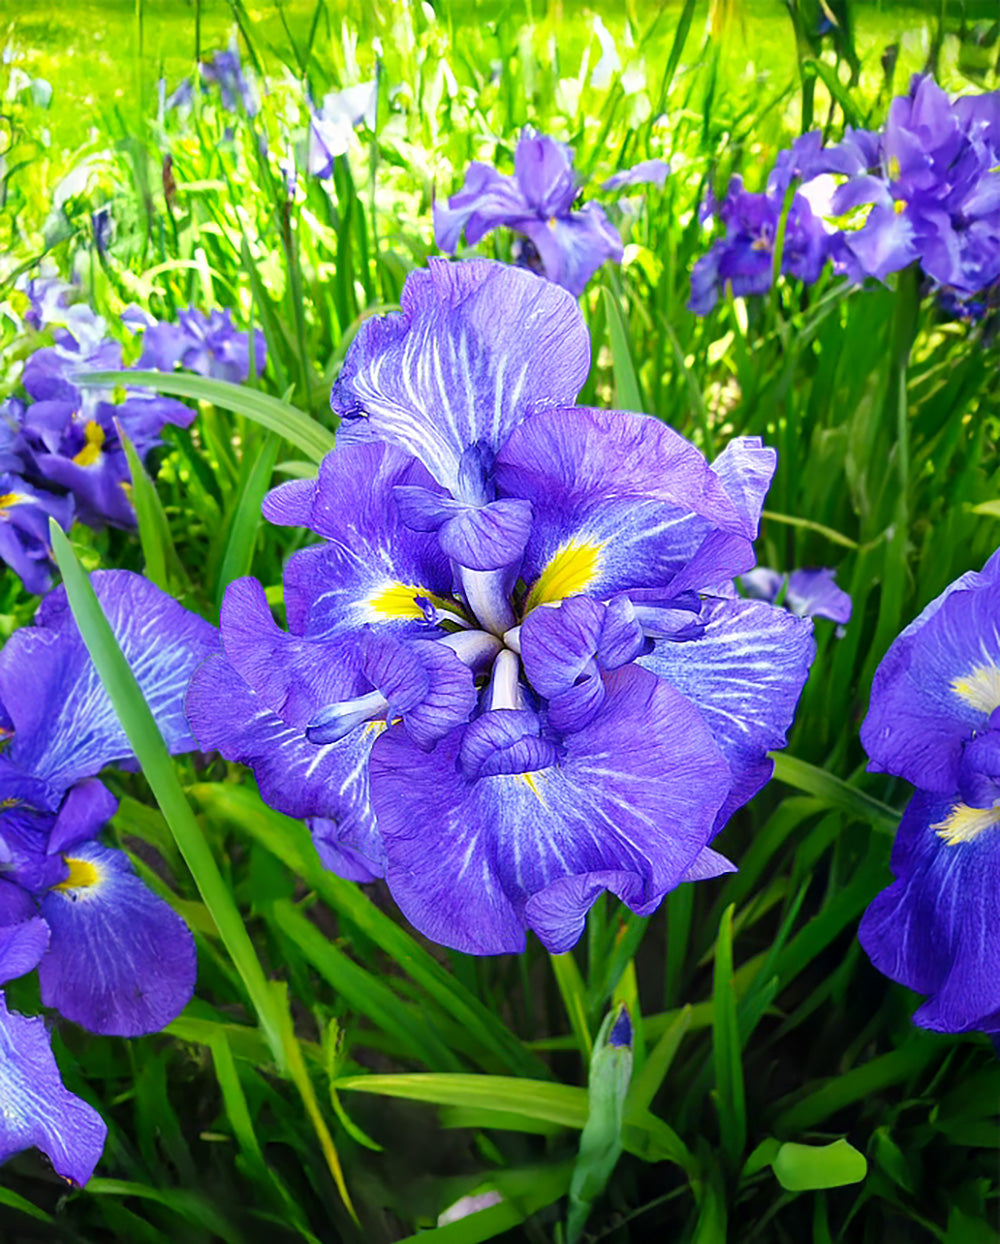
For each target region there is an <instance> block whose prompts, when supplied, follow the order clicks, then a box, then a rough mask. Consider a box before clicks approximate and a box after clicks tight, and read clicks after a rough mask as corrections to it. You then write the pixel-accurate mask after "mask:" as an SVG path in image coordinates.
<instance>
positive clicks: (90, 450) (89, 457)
mask: <svg viewBox="0 0 1000 1244" xmlns="http://www.w3.org/2000/svg"><path fill="white" fill-rule="evenodd" d="M83 439H84V441H85V444H84V446H83V448H82V449H81V450H80V452H79V453H78V454H74V455H73V461H74V462H75V463H76V465H77V466H82V467H89V466H93V465H94V463H95V462H97V461H98V460H99V459H100V457H101V448H102V446H103V445H104V429H103V428H102V427H101V425H100V424H99V423H95V422H94V420H93V419H90V420H88V422H87V426H86V427H85V428H84V429H83Z"/></svg>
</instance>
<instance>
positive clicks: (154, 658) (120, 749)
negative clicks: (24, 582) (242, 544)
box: [0, 570, 218, 789]
mask: <svg viewBox="0 0 1000 1244" xmlns="http://www.w3.org/2000/svg"><path fill="white" fill-rule="evenodd" d="M91 583H92V584H93V587H94V590H95V592H96V593H97V596H98V599H99V600H100V602H101V606H102V608H103V609H104V612H105V614H106V615H107V617H108V621H109V622H110V624H111V628H112V630H113V631H114V633H115V637H116V638H117V640H118V642H119V644H120V645H121V647H122V651H123V652H124V654H125V657H126V659H127V660H128V662H129V665H131V667H132V671H133V673H134V674H135V676H136V678H137V679H138V682H139V686H140V687H141V688H142V692H143V694H144V696H145V697H146V701H147V703H148V704H149V706H150V708H151V710H152V712H153V715H154V717H155V718H156V722H157V725H158V726H159V728H160V731H161V733H162V734H163V737H164V739H165V741H166V743H167V746H168V747H169V748H170V750H171V751H172V752H183V751H190V750H192V749H193V748H194V747H195V746H196V744H195V741H194V738H193V737H192V735H191V732H190V730H189V728H188V725H187V722H186V721H185V719H184V711H183V706H184V692H185V690H186V688H187V684H188V680H189V679H190V677H191V674H192V672H193V671H194V669H195V668H196V667H197V666H198V664H199V663H200V662H201V661H203V660H204V659H205V658H206V657H207V656H208V655H209V654H210V653H211V652H212V651H213V650H214V649H215V648H216V646H217V642H218V641H217V639H216V631H215V627H213V626H211V625H210V624H209V623H208V622H206V621H205V620H204V619H203V618H199V617H198V616H197V614H194V613H191V612H190V611H189V610H187V609H184V608H183V607H182V606H181V605H179V604H177V602H176V601H175V600H173V599H172V598H171V597H170V596H168V595H167V593H166V592H163V591H161V590H160V588H158V587H156V586H155V584H153V583H150V581H149V580H148V579H145V578H143V576H142V575H138V574H133V573H132V572H131V571H128V570H104V571H95V572H94V574H93V575H92V576H91ZM36 623H37V625H35V626H31V627H23V628H22V629H21V630H19V631H15V633H14V634H13V635H12V636H11V638H10V639H9V640H8V641H7V643H6V644H5V645H4V648H3V651H2V652H0V699H2V700H3V703H4V705H5V706H6V708H7V711H8V712H9V714H10V716H11V718H12V719H13V722H14V738H13V739H12V740H11V743H10V745H9V747H8V753H9V755H10V758H11V760H12V761H14V762H15V763H16V764H18V765H19V766H20V767H21V768H22V769H23V770H24V771H25V772H28V773H31V774H33V775H35V776H37V777H39V778H42V779H44V780H45V781H47V782H49V783H50V784H52V785H53V786H61V787H62V788H63V789H65V788H66V787H69V786H71V785H73V783H75V782H77V781H79V780H80V779H81V778H86V777H93V776H94V775H95V774H97V773H98V772H99V771H100V769H101V768H103V766H104V765H106V764H110V763H111V762H112V761H115V760H122V759H124V758H126V757H129V756H131V754H132V753H131V748H130V746H129V743H128V739H127V738H126V737H125V732H124V730H123V729H122V727H121V725H120V724H119V721H118V718H117V716H116V714H115V711H114V709H113V708H112V706H111V701H110V700H109V699H108V696H107V693H106V692H105V691H104V689H103V687H102V686H101V682H100V678H99V677H98V674H97V670H96V668H95V666H94V663H93V661H92V660H91V659H90V656H89V655H88V653H87V650H86V648H85V646H84V643H83V638H82V636H81V635H80V632H79V629H78V628H77V625H76V622H75V620H74V618H73V615H72V613H71V612H70V609H69V606H68V604H67V601H66V593H65V591H64V589H63V588H58V589H57V590H56V591H54V592H50V593H49V595H48V596H47V597H46V598H45V600H44V601H43V603H42V605H41V608H40V609H39V611H38V614H37V617H36Z"/></svg>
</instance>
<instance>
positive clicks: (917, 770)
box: [861, 556, 1000, 794]
mask: <svg viewBox="0 0 1000 1244" xmlns="http://www.w3.org/2000/svg"><path fill="white" fill-rule="evenodd" d="M996 563H997V558H996V556H994V557H993V558H992V559H991V560H990V562H989V563H988V565H987V568H986V570H985V571H984V572H983V574H982V575H981V576H978V577H977V580H976V582H977V583H980V584H982V583H984V582H985V585H984V586H974V587H972V588H965V589H961V588H960V589H959V590H957V591H956V590H953V589H949V590H948V591H947V592H946V593H944V598H943V599H941V600H940V601H935V602H932V605H931V606H930V607H929V608H928V609H927V610H925V611H924V614H922V615H921V617H920V618H918V619H917V622H916V623H914V624H913V625H911V626H910V627H908V628H907V629H906V630H905V631H903V633H902V634H901V635H899V636H898V637H897V638H896V640H895V641H894V642H893V644H892V646H891V647H890V648H889V651H888V652H887V653H886V655H885V657H884V658H883V660H882V663H881V665H880V666H879V667H878V669H877V670H876V671H875V678H874V680H873V683H872V694H871V703H870V706H869V709H868V716H867V717H866V718H865V720H864V723H863V724H862V727H861V742H862V745H863V746H864V749H865V751H866V752H867V753H868V755H869V757H870V758H871V759H870V763H869V765H868V768H869V769H870V770H871V771H872V772H875V773H879V772H887V773H895V774H897V775H898V776H899V777H903V778H906V780H907V781H908V782H912V783H913V785H914V786H918V787H920V788H921V789H923V790H928V791H937V792H939V793H942V794H950V793H951V792H953V791H955V790H957V789H958V775H959V762H960V759H961V754H962V746H963V744H964V743H965V741H966V739H968V738H970V737H971V736H972V733H973V732H974V731H977V730H982V729H984V728H985V726H986V723H987V721H988V720H989V717H990V714H991V713H992V712H993V711H994V709H996V708H998V707H1000V624H998V618H1000V583H998V582H996V581H993V582H989V581H988V578H990V577H992V575H993V574H994V573H995V565H996ZM966 582H970V581H969V580H966Z"/></svg>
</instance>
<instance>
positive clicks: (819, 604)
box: [739, 566, 851, 626]
mask: <svg viewBox="0 0 1000 1244" xmlns="http://www.w3.org/2000/svg"><path fill="white" fill-rule="evenodd" d="M739 583H740V587H741V588H742V589H743V591H744V592H745V593H746V595H747V596H749V597H750V598H751V599H753V600H769V601H771V602H772V604H773V603H774V601H775V600H777V598H778V596H779V594H780V593H781V591H782V589H783V588H784V589H785V596H784V600H783V602H782V603H783V604H784V606H785V608H786V609H788V610H789V611H790V612H791V613H794V614H795V615H796V616H797V617H800V618H829V619H830V621H831V622H836V623H837V624H838V626H846V625H847V624H848V622H850V620H851V598H850V596H848V594H847V593H846V592H845V591H844V590H843V588H839V587H837V572H836V571H835V570H829V569H827V568H825V567H824V568H820V569H815V570H793V571H792V573H791V574H787V575H786V574H782V573H781V571H779V570H772V569H771V568H770V567H769V566H755V567H754V569H753V570H749V571H747V573H746V574H743V575H740V578H739Z"/></svg>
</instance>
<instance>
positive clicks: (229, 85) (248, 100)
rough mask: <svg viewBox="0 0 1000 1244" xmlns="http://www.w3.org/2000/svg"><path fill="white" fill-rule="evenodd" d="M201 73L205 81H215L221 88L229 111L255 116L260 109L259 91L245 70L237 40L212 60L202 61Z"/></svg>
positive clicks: (215, 54) (221, 94)
mask: <svg viewBox="0 0 1000 1244" xmlns="http://www.w3.org/2000/svg"><path fill="white" fill-rule="evenodd" d="M199 73H200V75H201V80H202V81H203V82H209V83H214V84H215V85H217V86H218V88H219V96H220V98H221V100H222V106H223V108H224V109H225V110H226V111H227V112H239V111H240V110H241V109H242V110H243V111H244V112H245V113H246V114H247V116H250V117H254V116H256V115H257V113H258V111H259V110H260V104H259V102H258V100H257V92H256V91H255V89H254V87H253V85H252V83H251V82H250V81H249V80H248V78H247V76H246V74H245V73H244V72H243V65H242V63H241V61H240V50H239V46H238V45H237V43H236V40H235V39H233V41H232V42H231V43H230V45H229V47H228V48H226V49H225V50H224V51H220V52H215V53H213V55H212V59H211V60H207V61H202V62H201V65H200V66H199Z"/></svg>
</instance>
